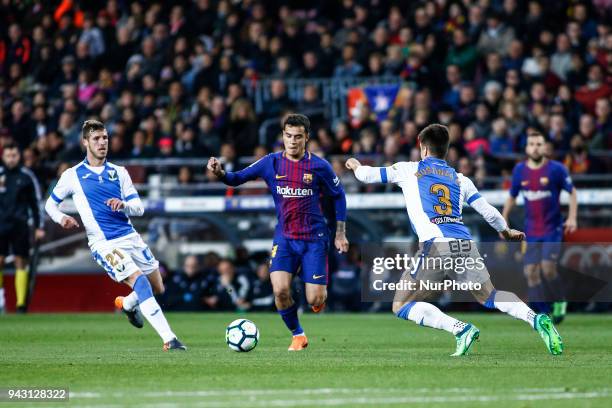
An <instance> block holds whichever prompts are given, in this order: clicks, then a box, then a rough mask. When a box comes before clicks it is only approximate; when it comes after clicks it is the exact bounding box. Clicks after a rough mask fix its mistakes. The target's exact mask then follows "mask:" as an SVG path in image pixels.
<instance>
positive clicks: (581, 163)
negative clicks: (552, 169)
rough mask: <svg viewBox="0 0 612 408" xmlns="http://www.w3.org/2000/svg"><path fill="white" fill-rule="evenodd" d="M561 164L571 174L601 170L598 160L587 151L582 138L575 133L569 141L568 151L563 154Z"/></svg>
mask: <svg viewBox="0 0 612 408" xmlns="http://www.w3.org/2000/svg"><path fill="white" fill-rule="evenodd" d="M563 164H564V165H565V167H567V168H568V170H569V172H570V173H571V174H592V173H598V172H600V171H601V166H600V163H599V161H598V160H597V159H596V158H595V157H593V156H591V155H590V154H589V153H588V150H587V148H586V142H585V140H584V138H583V137H582V136H581V135H579V134H576V135H574V136H572V139H571V141H570V151H569V152H568V153H567V154H566V155H565V159H564V160H563Z"/></svg>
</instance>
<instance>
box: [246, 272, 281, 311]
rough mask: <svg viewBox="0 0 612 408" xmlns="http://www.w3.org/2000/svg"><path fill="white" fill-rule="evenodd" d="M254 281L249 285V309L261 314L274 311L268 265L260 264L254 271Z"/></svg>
mask: <svg viewBox="0 0 612 408" xmlns="http://www.w3.org/2000/svg"><path fill="white" fill-rule="evenodd" d="M255 275H256V279H254V280H253V282H252V283H251V290H250V293H249V297H248V299H249V301H248V303H249V304H250V309H249V310H251V311H253V312H263V311H272V310H275V306H274V293H272V283H271V282H270V272H269V270H268V264H267V263H262V264H260V265H259V266H257V269H256V271H255Z"/></svg>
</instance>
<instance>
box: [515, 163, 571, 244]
mask: <svg viewBox="0 0 612 408" xmlns="http://www.w3.org/2000/svg"><path fill="white" fill-rule="evenodd" d="M573 188H574V186H573V184H572V179H571V177H570V176H569V174H568V172H567V169H566V168H565V166H564V165H563V164H561V163H559V162H558V161H554V160H549V161H548V163H546V164H544V165H543V166H542V167H540V168H538V169H531V168H529V166H527V163H526V162H521V163H519V164H517V165H516V167H515V168H514V171H513V172H512V187H511V188H510V195H511V196H512V197H516V196H518V194H519V192H522V193H523V198H524V199H525V234H526V235H527V237H543V236H546V235H549V234H552V233H554V232H556V231H557V230H558V229H559V228H560V227H562V226H563V218H562V217H561V204H560V203H559V196H560V195H561V190H565V191H567V192H571V191H572V189H573Z"/></svg>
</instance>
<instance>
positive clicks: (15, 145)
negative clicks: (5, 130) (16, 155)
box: [2, 140, 21, 153]
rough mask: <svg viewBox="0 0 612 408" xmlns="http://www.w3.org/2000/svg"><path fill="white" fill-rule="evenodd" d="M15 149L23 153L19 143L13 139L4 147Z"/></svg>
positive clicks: (5, 148)
mask: <svg viewBox="0 0 612 408" xmlns="http://www.w3.org/2000/svg"><path fill="white" fill-rule="evenodd" d="M13 149H17V150H19V152H20V153H21V149H20V148H19V145H18V144H17V143H15V142H13V141H12V140H11V141H10V142H8V143H7V144H5V145H4V147H3V148H2V150H13Z"/></svg>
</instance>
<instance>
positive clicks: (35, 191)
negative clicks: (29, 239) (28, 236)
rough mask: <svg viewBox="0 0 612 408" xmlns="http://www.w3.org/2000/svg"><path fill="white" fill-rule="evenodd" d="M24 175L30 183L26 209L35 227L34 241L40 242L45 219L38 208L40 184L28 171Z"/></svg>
mask: <svg viewBox="0 0 612 408" xmlns="http://www.w3.org/2000/svg"><path fill="white" fill-rule="evenodd" d="M25 174H26V175H27V176H29V178H30V180H31V183H30V186H29V192H28V207H29V208H30V212H31V213H32V219H33V221H34V225H35V226H36V230H35V232H34V239H35V240H36V241H40V240H41V239H43V238H44V237H45V230H44V227H45V219H44V217H43V214H42V208H41V206H40V204H41V203H40V202H41V200H42V195H41V193H40V184H39V183H38V180H37V179H36V176H35V175H34V173H32V172H31V171H30V170H26V171H25Z"/></svg>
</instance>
